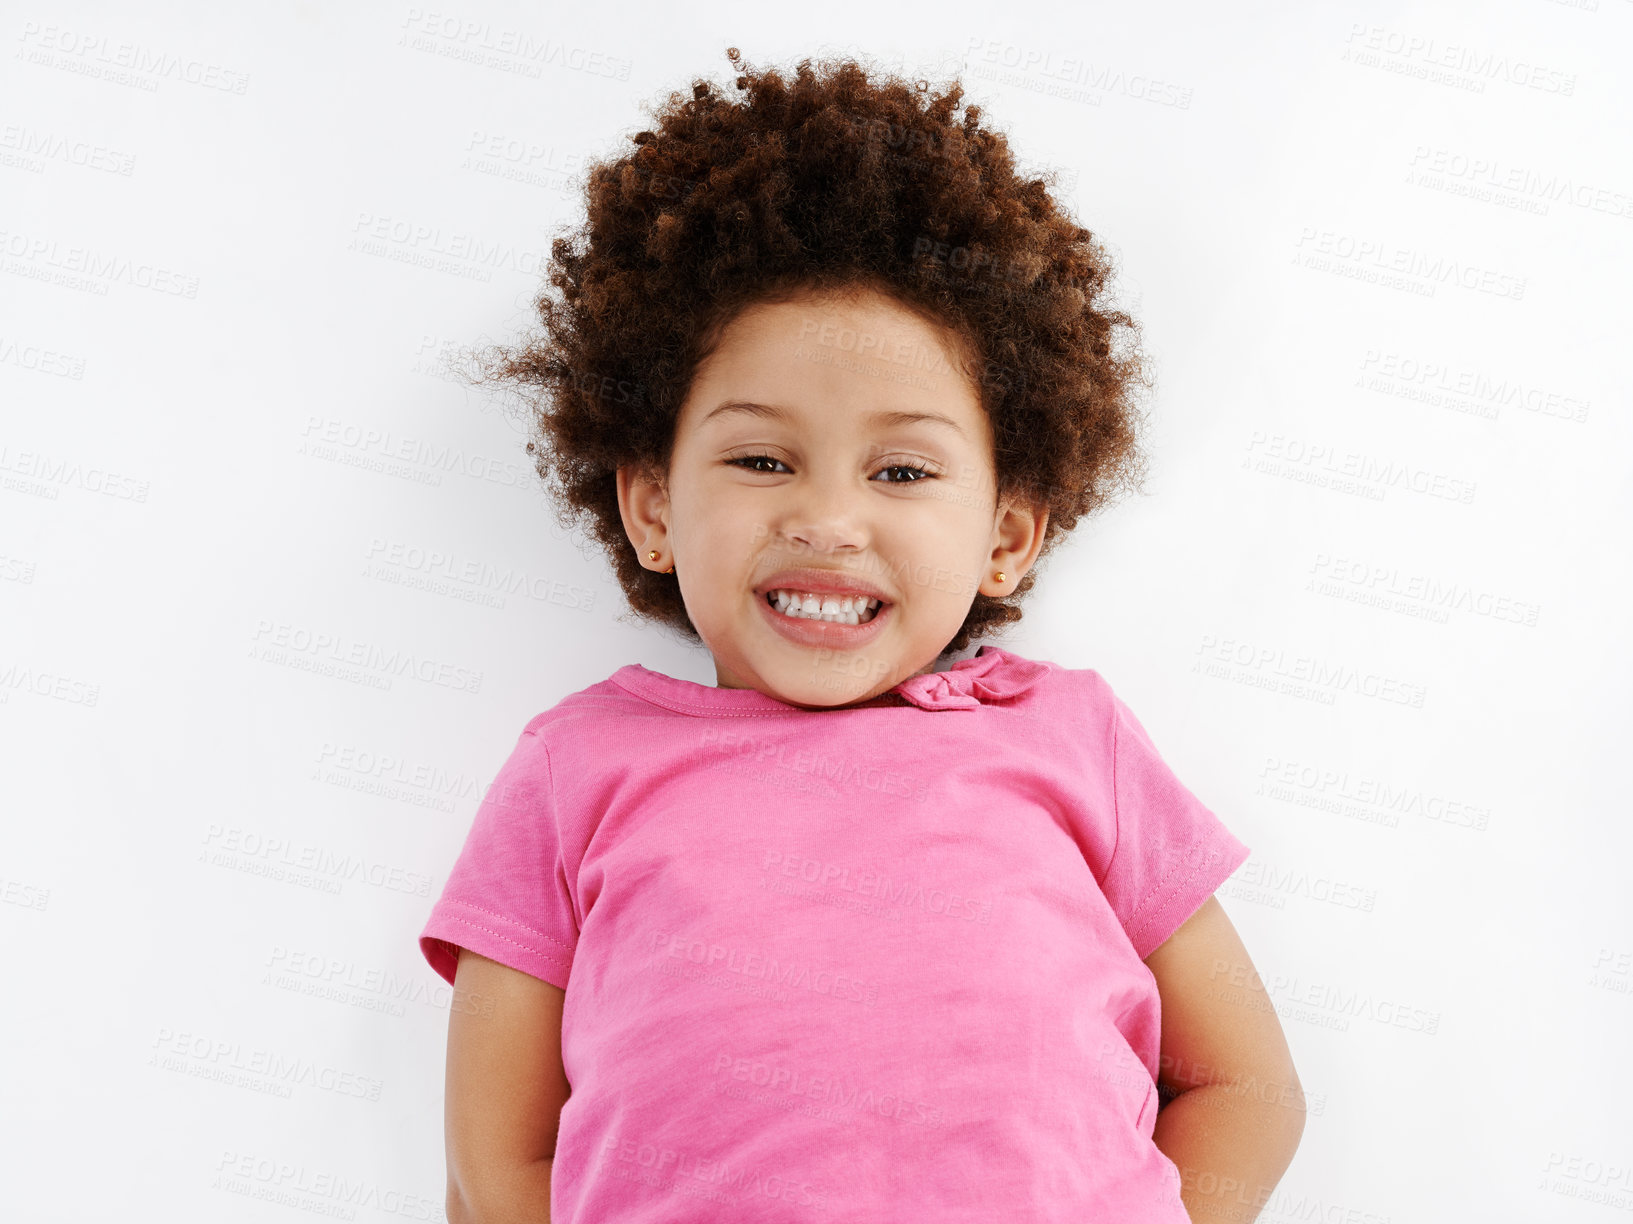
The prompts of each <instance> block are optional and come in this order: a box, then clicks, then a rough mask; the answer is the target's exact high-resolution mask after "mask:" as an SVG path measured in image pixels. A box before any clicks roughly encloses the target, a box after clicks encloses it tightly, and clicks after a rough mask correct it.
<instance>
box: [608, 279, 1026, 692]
mask: <svg viewBox="0 0 1633 1224" xmlns="http://www.w3.org/2000/svg"><path fill="white" fill-rule="evenodd" d="M956 354H957V350H956V349H955V348H954V347H953V343H952V341H951V339H950V338H949V337H947V336H946V335H944V333H942V332H940V331H939V330H938V329H936V328H933V327H931V326H930V325H929V324H928V323H926V322H925V321H923V320H922V319H920V318H919V317H918V316H917V315H916V314H913V313H912V312H910V311H907V310H905V309H903V308H902V307H901V306H900V305H898V304H896V303H894V302H892V301H891V300H889V299H888V298H885V297H882V296H879V295H877V294H874V293H871V292H870V293H868V294H866V295H863V296H861V297H859V298H857V299H855V300H850V301H847V300H841V299H835V298H828V299H820V300H819V299H816V298H810V297H807V298H803V299H801V300H800V301H798V302H794V303H781V304H765V303H761V304H757V305H755V306H752V307H750V308H748V309H747V310H745V311H744V312H743V313H742V314H740V315H739V316H738V317H737V318H736V319H735V320H734V321H733V322H732V323H731V325H730V326H729V327H728V328H727V329H726V330H725V332H724V333H723V335H722V338H721V342H720V344H719V346H718V348H717V349H716V351H715V353H714V355H713V356H712V357H711V358H710V359H709V360H708V361H706V362H705V363H703V365H702V367H701V368H700V369H699V370H698V372H697V376H696V378H695V379H694V381H693V384H692V389H691V392H690V394H689V395H688V396H687V399H686V402H685V403H684V404H683V405H682V407H681V413H680V419H679V422H678V424H677V426H676V432H675V445H674V449H673V453H672V456H671V460H670V467H669V472H668V475H667V480H666V481H660V480H656V479H654V478H652V477H651V476H650V475H642V474H640V473H638V472H636V471H635V470H633V469H630V468H621V469H620V470H619V472H618V498H619V505H620V507H621V509H622V512H623V518H624V526H625V530H626V531H628V533H629V538H630V542H631V543H632V544H634V545H635V547H636V548H637V549H639V550H640V556H641V559H642V563H643V564H647V565H649V566H650V567H651V568H654V569H660V570H661V569H666V568H667V567H668V566H670V565H673V566H674V567H675V574H674V577H675V578H676V579H677V580H678V581H679V582H680V589H681V597H682V599H684V601H685V603H686V611H687V614H688V615H689V616H690V617H691V620H692V624H693V626H695V627H696V629H697V631H698V634H699V635H700V636H701V637H702V639H703V641H704V644H705V645H707V646H708V648H709V651H710V653H711V654H713V656H714V661H715V671H716V682H717V683H718V685H719V686H720V687H721V688H752V689H757V690H759V691H760V692H762V693H765V694H767V695H768V696H771V697H774V698H776V699H778V700H780V701H784V702H787V703H789V704H791V705H799V706H804V707H808V708H821V709H828V708H832V707H834V706H840V705H850V704H852V703H855V702H861V701H866V700H868V699H870V698H872V697H875V696H877V695H879V694H880V693H883V692H885V691H887V690H888V689H890V688H892V687H893V686H895V685H896V684H898V683H900V682H901V681H902V680H905V679H907V678H908V677H910V676H915V675H919V674H922V673H924V672H927V671H929V670H930V669H931V668H932V667H933V666H934V664H935V661H936V659H937V657H938V656H939V654H940V652H941V650H942V648H943V647H944V646H946V644H947V643H948V642H949V641H951V640H952V638H953V636H954V634H956V633H957V632H958V628H959V626H960V625H961V624H962V623H963V621H964V617H965V616H966V615H967V614H968V612H969V609H970V605H971V603H972V602H973V601H974V599H975V595H976V593H977V592H978V591H979V592H981V593H984V594H988V595H1003V594H1008V593H1010V592H1012V591H1013V590H1014V589H1015V586H1016V584H1017V583H1018V582H1019V581H1020V579H1021V577H1022V575H1023V574H1024V573H1025V571H1026V570H1027V568H1028V567H1030V566H1031V564H1032V562H1033V561H1034V560H1035V559H1036V557H1037V554H1038V550H1039V548H1040V547H1041V546H1042V543H1043V535H1044V526H1045V524H1046V522H1047V518H1048V512H1047V511H1046V510H1045V511H1041V512H1038V511H1035V510H1034V509H1033V508H1031V507H1029V506H1026V505H1023V504H1016V505H1014V506H1011V505H1008V504H1005V505H999V504H997V499H996V481H995V470H994V466H993V446H992V436H991V426H990V424H989V423H988V421H987V417H986V413H985V411H984V410H983V408H982V407H981V401H980V396H979V390H978V388H977V387H976V386H975V384H974V383H973V382H972V381H971V380H970V379H969V377H968V376H967V375H965V374H964V373H963V372H962V370H961V369H960V368H959V365H958V357H957V355H956ZM909 418H916V419H909ZM654 548H655V549H657V550H658V552H659V560H658V561H656V562H651V561H648V560H647V551H648V550H649V549H654ZM794 568H799V569H804V570H808V571H809V570H817V571H820V574H818V575H814V576H813V575H810V574H806V575H803V576H790V577H786V578H778V577H777V576H778V575H779V573H780V572H781V571H784V570H787V569H794ZM1000 571H1001V572H1002V573H1003V575H1004V577H1003V581H1002V582H999V581H998V580H997V578H996V575H997V574H998V573H999V572H1000ZM825 580H833V581H835V582H837V583H838V584H840V585H844V584H845V583H846V582H855V583H860V584H861V585H862V586H864V587H865V588H866V589H868V590H871V591H873V592H874V593H875V594H876V595H877V596H878V597H880V598H881V599H883V600H884V601H885V602H886V604H887V605H888V606H886V607H882V608H881V609H880V610H879V612H878V613H876V614H875V615H876V616H877V621H876V623H874V624H872V625H863V626H861V627H860V628H859V629H849V628H845V627H843V626H828V625H826V624H825V623H823V622H819V621H814V620H796V621H793V622H791V623H790V622H788V621H786V620H783V619H779V618H785V617H786V615H787V614H786V613H784V612H781V611H777V610H775V609H773V608H772V607H769V606H768V605H767V603H766V594H767V592H768V591H770V590H772V589H776V588H784V589H794V590H808V589H811V588H812V587H816V588H817V589H820V588H821V587H822V586H823V585H825Z"/></svg>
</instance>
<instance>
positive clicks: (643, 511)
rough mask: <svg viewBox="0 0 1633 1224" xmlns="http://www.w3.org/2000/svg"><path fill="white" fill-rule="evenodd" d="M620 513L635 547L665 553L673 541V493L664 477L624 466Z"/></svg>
mask: <svg viewBox="0 0 1633 1224" xmlns="http://www.w3.org/2000/svg"><path fill="white" fill-rule="evenodd" d="M618 512H619V514H620V515H621V516H622V517H623V520H624V534H626V535H627V536H629V542H630V543H631V544H633V545H634V546H635V547H636V548H637V549H638V550H641V551H642V552H645V550H647V549H651V548H656V549H659V550H660V551H661V550H662V549H663V548H664V547H665V545H666V544H667V543H668V541H669V490H668V488H667V487H666V484H665V482H664V479H663V474H662V473H661V472H658V471H656V470H654V469H652V468H650V467H647V466H644V465H635V464H625V465H623V466H621V467H620V468H619V469H618Z"/></svg>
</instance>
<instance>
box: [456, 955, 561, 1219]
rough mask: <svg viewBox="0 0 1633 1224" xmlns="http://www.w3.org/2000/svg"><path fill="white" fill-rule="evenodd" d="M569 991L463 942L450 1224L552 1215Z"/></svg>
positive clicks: (458, 972) (458, 993)
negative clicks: (552, 1179)
mask: <svg viewBox="0 0 1633 1224" xmlns="http://www.w3.org/2000/svg"><path fill="white" fill-rule="evenodd" d="M566 997H567V995H566V992H565V991H564V990H562V989H561V987H559V986H553V985H551V984H550V983H549V982H545V981H542V980H540V979H539V978H536V977H531V976H529V975H528V974H525V973H522V972H520V971H518V970H515V969H511V968H510V967H508V966H506V965H501V964H499V963H498V962H497V961H493V960H489V959H488V958H487V957H485V956H478V955H477V954H476V953H475V952H472V951H470V950H469V949H468V948H461V949H460V950H459V966H458V968H457V969H455V971H454V1006H453V1008H452V1010H451V1011H450V1013H449V1016H448V1073H447V1098H446V1102H445V1106H444V1115H443V1118H444V1120H443V1126H444V1134H445V1138H446V1142H447V1150H448V1204H447V1207H448V1220H449V1224H523V1222H524V1221H526V1222H527V1224H549V1220H550V1169H551V1164H552V1163H553V1160H554V1157H555V1154H556V1133H557V1130H558V1128H559V1126H560V1122H561V1107H562V1105H563V1104H564V1103H565V1102H566V1100H567V1096H568V1093H569V1087H568V1084H567V1073H566V1071H565V1070H564V1069H563V1067H562V1062H561V1008H562V1001H563V1000H564V999H565V998H566Z"/></svg>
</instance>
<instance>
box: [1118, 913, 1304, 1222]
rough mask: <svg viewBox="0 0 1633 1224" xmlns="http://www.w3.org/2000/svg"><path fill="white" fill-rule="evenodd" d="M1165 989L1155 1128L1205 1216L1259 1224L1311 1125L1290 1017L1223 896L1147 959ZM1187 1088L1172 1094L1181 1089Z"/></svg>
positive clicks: (1188, 1196) (1190, 1200)
mask: <svg viewBox="0 0 1633 1224" xmlns="http://www.w3.org/2000/svg"><path fill="white" fill-rule="evenodd" d="M1145 964H1146V967H1147V968H1149V969H1150V970H1151V973H1152V976H1154V977H1155V978H1156V979H1157V991H1158V993H1159V995H1160V996H1161V998H1162V1054H1161V1059H1160V1064H1159V1067H1158V1077H1157V1089H1158V1092H1159V1093H1160V1094H1161V1095H1162V1096H1163V1097H1165V1098H1166V1097H1169V1096H1173V1099H1172V1100H1170V1101H1169V1102H1168V1104H1167V1105H1165V1106H1163V1107H1162V1109H1161V1110H1160V1111H1159V1112H1158V1114H1157V1124H1156V1130H1155V1131H1154V1132H1153V1133H1152V1136H1151V1139H1152V1142H1154V1143H1155V1144H1156V1145H1157V1147H1158V1148H1159V1149H1160V1150H1161V1151H1162V1153H1163V1155H1165V1156H1167V1157H1168V1159H1169V1160H1171V1161H1173V1162H1174V1164H1175V1166H1176V1167H1177V1168H1178V1169H1179V1173H1180V1199H1181V1201H1183V1202H1184V1204H1185V1209H1186V1211H1188V1212H1189V1213H1190V1216H1191V1219H1192V1220H1193V1221H1195V1222H1196V1224H1203V1222H1204V1221H1206V1222H1207V1224H1214V1222H1215V1221H1219V1222H1223V1221H1229V1222H1230V1224H1251V1221H1252V1220H1254V1219H1255V1218H1256V1217H1257V1216H1258V1214H1259V1210H1260V1208H1262V1207H1263V1206H1264V1204H1265V1202H1266V1201H1267V1200H1268V1199H1269V1197H1270V1192H1271V1191H1272V1190H1274V1189H1275V1187H1276V1183H1277V1182H1278V1181H1280V1180H1281V1175H1282V1174H1283V1173H1284V1172H1286V1171H1287V1166H1288V1165H1289V1164H1290V1163H1292V1160H1293V1153H1294V1151H1296V1150H1297V1148H1298V1144H1299V1139H1300V1137H1301V1136H1302V1135H1303V1133H1304V1090H1303V1088H1302V1086H1301V1085H1300V1084H1299V1081H1298V1073H1297V1072H1296V1071H1294V1069H1293V1058H1292V1054H1291V1053H1290V1052H1289V1050H1288V1048H1287V1040H1286V1038H1285V1037H1284V1036H1283V1035H1282V1031H1281V1021H1280V1020H1279V1019H1278V1018H1277V1016H1276V1012H1275V1009H1274V1008H1273V1007H1272V1006H1271V1005H1270V998H1269V996H1268V995H1266V994H1265V992H1264V988H1263V986H1262V985H1261V984H1260V982H1259V975H1258V973H1257V972H1256V971H1255V970H1254V968H1253V962H1252V961H1251V960H1250V959H1249V958H1248V954H1247V949H1246V948H1244V947H1243V946H1242V941H1241V939H1240V938H1239V937H1238V936H1237V934H1236V928H1235V927H1234V926H1232V925H1231V921H1230V919H1229V918H1228V917H1226V915H1225V910H1224V907H1223V906H1221V905H1220V904H1219V900H1218V898H1217V897H1209V898H1208V899H1207V900H1206V901H1204V902H1203V903H1202V906H1201V908H1199V909H1198V910H1197V911H1196V913H1194V914H1192V915H1191V917H1190V918H1188V919H1186V921H1185V922H1184V924H1183V925H1181V926H1180V928H1179V929H1178V930H1177V931H1175V932H1174V933H1173V935H1171V936H1170V937H1169V938H1168V940H1167V942H1166V943H1164V944H1162V946H1161V947H1159V948H1157V950H1156V951H1154V952H1152V953H1151V955H1150V956H1148V957H1146V959H1145ZM1176 1093H1177V1094H1178V1095H1174V1094H1176Z"/></svg>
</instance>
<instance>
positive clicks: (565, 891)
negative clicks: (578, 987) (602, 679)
mask: <svg viewBox="0 0 1633 1224" xmlns="http://www.w3.org/2000/svg"><path fill="white" fill-rule="evenodd" d="M577 946H578V920H577V916H576V911H575V909H574V905H573V891H572V889H571V887H570V886H569V881H568V876H567V871H566V868H565V866H564V862H563V855H562V839H561V832H560V829H559V827H558V821H557V811H556V804H555V787H554V781H553V778H552V776H551V771H550V753H549V751H548V750H547V749H546V747H545V743H544V740H543V739H542V738H541V737H540V736H539V735H538V734H537V733H536V732H535V731H534V730H533V729H532V727H531V724H530V725H529V728H528V729H527V730H524V731H523V732H522V735H521V738H520V739H519V740H518V741H517V743H516V747H515V749H514V750H513V751H512V752H511V754H510V757H509V759H508V760H506V761H505V763H504V765H503V766H502V767H501V768H500V770H499V774H498V776H497V777H496V778H495V779H494V781H493V785H492V786H490V787H489V788H488V790H487V793H486V794H485V795H484V796H483V797H482V803H481V805H480V806H479V807H478V808H477V812H476V817H475V819H474V820H473V821H472V822H471V829H470V832H469V833H467V834H466V836H465V845H464V847H463V849H461V850H460V852H459V858H458V859H457V860H456V861H455V863H454V867H453V870H452V871H451V872H450V873H449V876H448V882H447V883H446V884H445V885H444V886H443V889H442V894H441V896H440V897H439V898H438V899H437V902H436V904H435V905H434V906H433V907H432V909H431V916H430V919H429V920H428V921H427V922H426V924H425V929H424V931H423V932H422V933H421V935H420V951H421V952H422V953H423V954H424V956H425V959H426V961H427V962H429V964H430V965H431V967H432V968H433V969H435V970H436V971H437V973H439V974H441V975H442V977H443V978H444V979H446V980H447V981H448V982H449V983H450V984H451V983H452V982H453V980H454V970H455V967H456V966H457V964H458V958H459V953H458V949H459V948H469V949H470V950H471V951H472V952H475V953H477V954H479V955H481V956H485V957H487V958H488V959H490V960H495V961H498V962H499V963H500V964H502V965H508V966H510V967H511V968H512V969H518V970H520V971H521V972H523V973H526V974H530V975H531V976H533V977H536V978H541V979H543V980H544V981H546V982H549V983H550V984H551V985H554V986H559V987H561V988H562V989H563V990H565V989H566V988H567V976H568V971H569V970H570V969H571V967H572V963H573V952H574V949H575V948H576V947H577Z"/></svg>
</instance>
